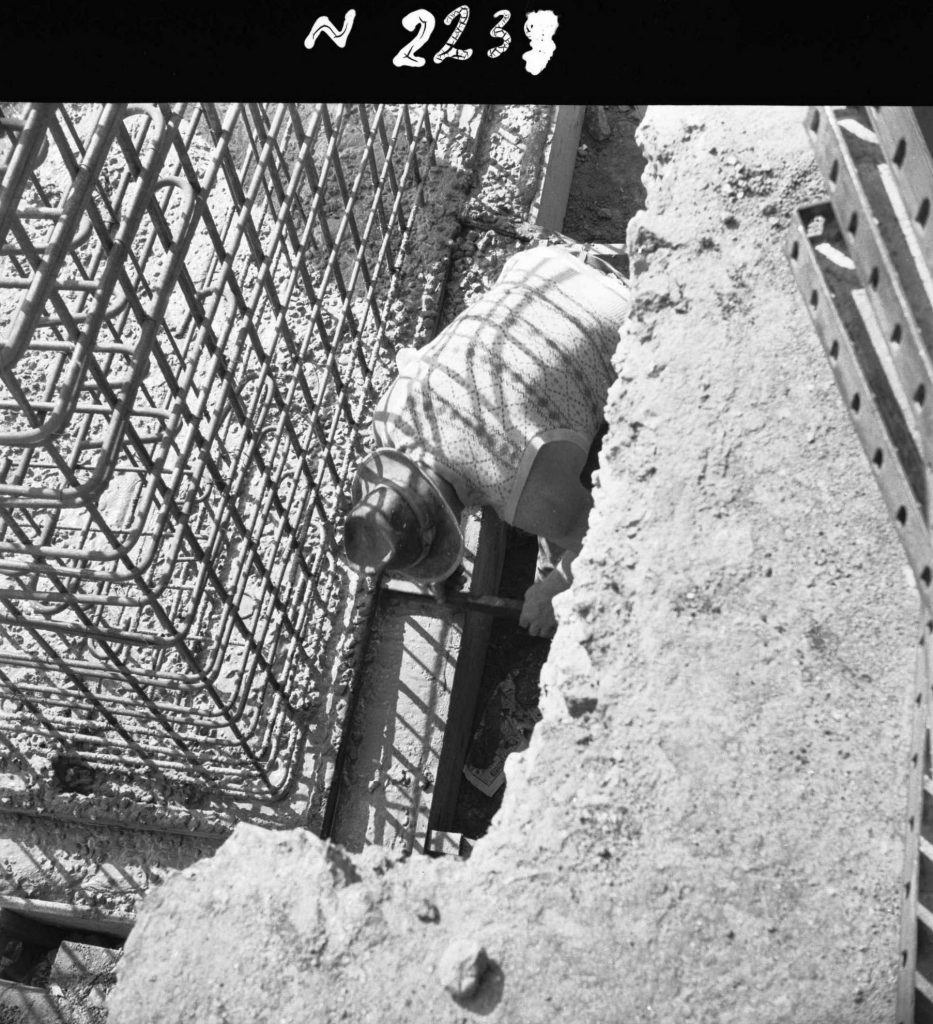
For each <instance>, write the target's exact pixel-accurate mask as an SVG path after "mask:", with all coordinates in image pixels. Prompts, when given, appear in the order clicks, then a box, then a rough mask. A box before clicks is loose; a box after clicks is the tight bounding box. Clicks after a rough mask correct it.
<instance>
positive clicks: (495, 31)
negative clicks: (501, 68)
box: [486, 11, 512, 59]
mask: <svg viewBox="0 0 933 1024" xmlns="http://www.w3.org/2000/svg"><path fill="white" fill-rule="evenodd" d="M493 17H494V18H498V19H499V20H498V21H497V22H496V23H495V25H493V27H492V28H491V29H490V30H489V34H490V35H491V36H492V38H493V39H501V40H502V42H500V43H499V45H498V46H493V47H492V48H491V49H489V50H487V51H486V56H487V57H492V58H493V59H495V58H496V57H501V56H502V54H503V53H505V51H506V50H507V49H508V48H509V45H510V44H511V42H512V37H511V36H510V35H509V34H508V32H506V31H505V26H506V25H507V24H508V23H509V18H511V17H512V14H511V12H510V11H496V13H495V14H494V15H493Z"/></svg>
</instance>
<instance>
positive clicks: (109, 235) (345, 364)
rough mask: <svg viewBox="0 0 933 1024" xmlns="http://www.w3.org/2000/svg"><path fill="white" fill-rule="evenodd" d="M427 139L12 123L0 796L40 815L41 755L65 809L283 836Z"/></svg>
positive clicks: (321, 726) (313, 725) (2, 232)
mask: <svg viewBox="0 0 933 1024" xmlns="http://www.w3.org/2000/svg"><path fill="white" fill-rule="evenodd" d="M436 138H437V134H436V126H435V125H432V120H431V116H430V111H429V109H428V108H427V107H426V106H420V107H417V108H412V107H409V106H405V105H401V106H395V107H386V106H378V107H374V106H371V105H366V104H359V105H353V106H350V105H337V104H332V105H323V104H322V105H313V106H312V105H300V106H299V105H296V104H279V105H268V104H208V103H202V104H176V105H173V106H169V105H166V104H151V105H132V104H130V105H127V104H106V105H75V104H35V105H26V104H22V105H20V104H16V105H12V106H9V107H7V108H6V109H5V110H3V111H0V175H2V184H0V761H2V765H0V768H2V771H0V807H2V808H5V809H8V810H23V809H26V810H28V809H30V807H32V809H33V810H39V811H41V810H42V808H41V807H37V806H34V803H35V801H34V798H33V796H32V795H31V794H32V791H33V790H34V788H35V787H33V786H31V785H30V782H31V781H33V780H32V778H31V774H32V775H35V773H37V772H41V770H42V769H41V765H42V764H43V763H44V762H43V759H45V761H46V762H47V763H50V764H52V766H53V768H56V770H58V769H60V770H59V782H60V783H62V786H63V788H64V789H65V790H66V791H67V793H66V794H65V795H66V796H67V797H68V801H67V802H68V804H69V806H70V807H71V808H72V809H73V810H74V813H76V814H80V813H82V811H81V807H82V799H81V797H82V785H83V787H84V789H85V790H88V791H89V789H90V788H95V787H96V789H97V790H98V791H99V790H101V788H102V787H103V789H104V790H106V791H107V792H109V793H110V794H111V795H115V796H118V797H119V796H120V794H121V793H122V794H123V796H124V797H125V799H126V800H130V801H132V800H133V799H134V798H136V797H138V796H139V795H140V787H142V790H143V793H142V800H143V803H145V804H146V805H147V806H148V807H149V811H148V812H147V813H148V816H149V818H150V819H151V820H152V821H153V822H154V823H156V824H160V823H161V824H165V823H166V821H167V819H166V816H168V817H171V815H172V813H174V812H172V811H171V807H173V806H175V805H176V804H177V806H178V808H180V809H179V810H178V813H177V815H176V816H177V817H178V819H179V822H180V823H181V824H182V825H183V826H184V827H189V828H197V827H198V820H199V818H198V815H197V814H194V815H192V814H191V813H188V811H187V810H186V809H185V805H186V804H187V805H190V804H192V801H193V797H192V794H195V795H197V794H201V798H202V802H203V800H204V799H207V800H216V799H217V798H222V799H225V800H228V801H236V802H239V804H241V805H244V806H245V805H246V804H253V805H256V806H259V807H268V806H270V805H273V804H278V805H279V806H288V807H290V808H291V810H293V811H295V813H296V814H297V815H298V817H299V818H300V816H301V813H302V807H301V806H297V807H292V804H293V803H294V801H291V803H290V802H289V801H290V798H291V797H294V795H295V792H296V785H297V783H298V780H299V777H301V776H303V775H304V776H307V773H308V770H309V769H308V766H307V764H305V756H306V749H307V740H308V736H309V734H312V733H317V734H320V735H324V734H328V735H329V734H330V733H331V732H332V731H333V730H334V729H335V728H337V729H339V725H340V723H339V721H338V719H339V716H340V714H341V713H342V708H343V705H342V703H341V702H340V701H339V700H338V699H336V696H335V688H334V681H335V680H337V679H338V678H339V677H340V674H341V672H342V671H343V670H344V669H345V668H346V665H345V662H346V659H347V658H348V656H349V655H348V649H349V648H348V645H347V644H346V643H345V641H346V640H347V638H346V636H344V629H343V627H344V626H345V625H346V624H347V623H348V622H350V621H351V619H352V608H353V603H354V601H355V600H356V599H357V597H356V596H355V594H354V581H353V580H352V578H351V577H349V576H348V574H347V572H346V570H345V568H344V567H343V564H342V561H341V559H340V556H339V550H338V547H339V535H338V532H339V531H337V530H336V524H337V523H339V520H340V518H341V512H342V510H343V509H344V508H345V506H346V502H347V498H348V486H349V478H350V477H351V476H352V471H353V468H354V466H355V465H356V462H357V461H358V459H359V458H360V456H361V454H362V452H363V451H364V449H365V448H366V446H367V443H368V437H367V433H368V423H369V412H370V409H371V407H372V404H373V402H374V400H375V398H376V396H377V395H378V393H379V392H380V391H381V390H382V388H383V387H384V385H385V384H386V383H387V382H388V380H389V375H390V362H391V361H390V358H389V355H390V353H389V352H387V351H386V349H387V346H386V343H385V339H386V336H387V333H388V334H391V331H392V326H393V325H392V310H393V308H394V307H395V305H396V303H395V296H396V293H397V291H398V288H399V286H400V282H402V281H403V279H404V276H405V274H406V267H407V264H406V259H407V254H408V250H409V239H410V234H411V229H412V224H413V222H414V219H415V217H416V215H417V214H418V210H419V205H420V203H421V200H422V191H423V185H424V180H425V175H426V172H427V170H428V169H429V168H430V166H431V165H432V162H433V160H434V149H435V145H436ZM408 272H409V273H410V268H409V269H408ZM37 764H38V765H39V766H40V767H38V768H37V767H36V766H37ZM315 773H317V775H315ZM311 775H312V776H313V778H312V780H311V784H312V786H313V785H315V784H318V785H319V784H323V767H322V766H317V767H315V766H312V767H311ZM82 778H83V779H84V780H85V781H84V783H83V784H82V783H81V779H82ZM69 780H71V783H69ZM101 780H105V781H104V782H102V781H101ZM307 781H308V780H307V778H305V782H307ZM121 787H123V789H121ZM127 787H129V788H127ZM127 793H129V796H126V794H127ZM154 794H155V796H154ZM306 799H307V793H306V792H303V795H302V796H301V800H300V801H299V804H301V801H305V800H306ZM31 801H32V803H31ZM194 802H197V801H194ZM189 810H190V807H189ZM93 813H94V814H99V813H100V811H99V808H97V809H96V811H94V812H93ZM238 813H240V814H241V816H242V814H244V813H246V812H245V811H243V810H242V807H241V808H240V811H239V812H238ZM283 814H284V812H283ZM160 816H161V817H160ZM234 816H235V815H234ZM293 817H294V816H292V817H290V816H289V814H284V817H283V819H282V820H283V821H285V822H291V821H292V818H293Z"/></svg>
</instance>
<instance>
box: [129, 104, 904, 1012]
mask: <svg viewBox="0 0 933 1024" xmlns="http://www.w3.org/2000/svg"><path fill="white" fill-rule="evenodd" d="M803 114H804V111H803V110H802V109H797V108H720V107H669V108H665V107H659V108H649V110H648V113H647V115H646V118H645V120H644V122H643V123H642V125H641V127H640V128H639V130H638V133H637V140H638V143H639V144H640V146H641V147H642V148H643V150H644V155H645V158H646V160H647V165H646V169H645V173H644V178H643V182H644V186H645V189H646V193H647V209H646V211H645V212H643V213H640V214H638V215H636V217H635V218H634V220H633V221H632V223H631V224H630V226H629V229H628V242H629V251H630V257H631V269H632V274H633V284H634V301H633V310H632V314H631V316H630V318H629V320H628V322H627V324H626V325H625V328H624V330H623V331H622V336H621V343H620V347H619V350H618V354H617V369H618V371H619V380H618V382H617V383H616V385H615V386H614V387H613V390H612V392H611V393H610V401H609V406H608V409H607V421H608V423H609V433H608V436H607V438H606V440H605V442H604V445H603V450H602V456H601V464H600V470H599V474H598V480H597V483H596V487H595V499H596V505H595V510H594V513H593V517H592V520H591V524H590V530H589V533H588V536H587V539H586V542H585V545H584V550H583V553H582V555H581V557H580V559H579V561H578V564H577V566H576V569H575V576H576V582H575V585H574V588H573V590H572V591H571V592H570V593H569V594H568V595H566V596H564V597H562V598H561V599H559V601H558V606H559V609H558V610H559V622H560V625H559V629H558V633H557V636H556V638H555V640H554V641H553V643H552V645H551V650H550V655H549V658H548V662H547V664H546V666H545V669H544V672H543V675H542V690H543V693H542V699H541V710H542V714H543V720H542V721H541V723H540V724H539V725H538V727H537V728H536V729H535V731H534V736H533V738H532V741H531V746H530V748H529V750H528V751H527V752H526V753H525V754H522V755H518V756H516V757H515V759H514V760H515V764H514V766H513V765H512V763H511V762H510V770H509V784H508V789H507V792H506V794H505V798H504V800H503V803H502V808H501V810H500V811H499V813H498V814H497V815H496V817H495V819H494V821H493V824H492V827H491V828H490V829H489V832H488V833H487V835H486V836H485V837H484V838H483V839H482V840H480V841H479V842H478V843H477V844H476V846H475V849H474V851H473V854H472V856H471V858H470V859H469V860H468V861H461V860H459V859H457V858H452V857H445V858H440V859H437V860H432V859H429V858H412V859H410V860H408V861H405V862H401V861H399V860H398V859H394V858H392V857H389V856H387V855H386V854H384V853H383V852H382V851H378V850H376V849H374V848H371V849H369V850H368V851H366V852H365V853H364V854H362V855H360V856H359V857H349V856H347V855H345V854H344V853H343V852H342V851H341V850H340V849H339V848H335V847H333V846H329V845H327V844H323V843H321V842H320V841H319V840H317V839H316V838H315V837H314V836H313V835H310V834H308V833H307V832H290V833H283V834H274V833H270V832H265V831H262V830H260V829H258V828H255V827H253V826H249V825H245V826H240V827H239V828H238V829H237V831H236V832H235V833H234V835H233V837H232V838H231V839H230V840H228V841H227V843H226V844H225V845H224V846H223V847H221V849H220V851H219V852H218V853H217V855H216V856H215V857H213V858H212V859H210V860H206V861H202V862H200V863H198V864H197V865H195V866H193V867H191V868H189V869H188V870H186V871H184V872H181V873H177V874H175V875H173V876H172V877H171V878H169V879H168V880H167V881H166V882H165V883H164V884H163V885H162V886H160V887H159V888H158V889H156V890H155V891H154V892H153V894H152V895H151V897H150V898H149V899H148V900H147V902H146V904H145V905H144V907H143V909H142V913H141V916H140V919H139V923H138V925H137V927H136V928H135V929H134V931H133V932H132V934H131V936H130V938H129V940H128V942H127V946H126V955H125V959H124V961H123V964H122V966H121V970H120V975H119V981H118V985H117V988H116V990H115V993H114V996H113V998H112V1001H111V1004H110V1005H111V1011H112V1014H113V1018H112V1019H114V1020H116V1021H119V1022H120V1024H143V1022H146V1024H156V1022H165V1024H168V1022H173V1024H174V1022H177V1021H179V1020H196V1021H198V1024H221V1022H223V1024H241V1022H242V1024H247V1022H249V1024H266V1022H269V1024H271V1022H273V1021H274V1022H276V1024H299V1022H300V1024H308V1022H310V1021H315V1022H328V1024H330V1022H337V1021H353V1022H367V1021H373V1022H376V1021H378V1022H396V1021H397V1022H399V1024H401V1022H405V1024H409V1022H411V1021H428V1020H431V1021H435V1022H439V1024H444V1022H451V1024H453V1022H457V1024H464V1022H469V1021H474V1020H479V1019H481V1018H482V1019H486V1020H489V1021H509V1022H517V1024H526V1022H527V1024H537V1022H542V1024H544V1022H552V1021H555V1020H567V1019H572V1020H575V1021H580V1022H586V1024H617V1022H620V1021H625V1022H626V1024H641V1022H645V1024H648V1022H653V1021H678V1022H682V1024H761V1022H763V1021H764V1022H767V1024H801V1022H806V1024H836V1022H838V1024H843V1022H845V1024H848V1022H855V1024H875V1022H878V1021H882V1020H886V1019H890V1018H891V1016H892V1013H893V997H894V987H893V982H894V972H895V960H896V937H897V925H898V920H897V918H898V910H899V892H898V888H899V885H898V881H899V878H898V876H899V871H900V866H901V856H902V847H903V835H904V807H905V796H906V792H905V778H906V761H907V757H906V752H907V743H908V700H909V693H908V691H909V686H910V681H911V676H912V671H913V659H914V644H915V641H916V637H915V622H916V618H917V610H918V609H917V601H916V596H915V593H914V590H913V586H912V583H911V581H910V579H909V578H908V576H907V574H906V573H905V569H904V558H903V556H902V553H901V550H900V548H899V547H898V545H897V541H896V537H895V533H894V529H893V527H892V526H891V524H890V523H889V522H888V521H887V519H886V517H885V514H884V511H883V506H882V503H881V500H880V497H879V495H878V493H877V490H876V488H875V484H874V482H873V480H872V479H871V474H870V472H869V469H868V466H867V465H866V464H865V462H864V458H863V456H862V453H861V451H860V450H859V448H858V444H857V442H856V439H855V435H854V432H853V431H852V429H851V426H850V424H849V422H848V420H847V418H846V414H845V411H844V409H843V408H842V403H841V402H840V401H839V399H838V396H837V395H836V393H835V390H834V386H833V383H832V378H831V374H830V371H829V369H828V367H827V366H826V365H825V362H824V360H823V357H822V355H821V352H820V348H819V345H818V342H817V339H816V337H815V335H814V334H813V332H812V330H811V328H810V325H809V321H808V319H807V317H806V315H805V312H804V308H803V304H802V302H801V300H800V298H799V296H798V295H797V293H796V291H795V288H794V285H793V282H792V280H791V276H790V273H789V271H788V269H787V267H786V265H785V263H784V257H783V255H782V251H781V242H782V239H783V237H784V232H785V231H786V229H787V226H788V223H789V218H788V214H789V212H790V211H791V210H792V209H793V208H794V207H795V206H796V205H799V204H801V203H804V202H807V201H809V200H811V199H813V198H815V197H816V196H818V195H819V194H820V193H821V191H822V188H821V183H820V181H819V179H818V176H817V175H816V173H815V169H814V167H813V163H812V160H811V157H810V153H809V150H808V148H807V143H806V139H805V136H804V132H803V129H802V127H801V122H802V118H803ZM617 198H618V197H617ZM597 216H598V215H597ZM609 220H611V218H609ZM245 865H249V866H250V868H249V870H244V866H245ZM465 941H469V942H474V943H478V944H481V945H482V946H483V947H484V948H485V951H486V962H484V961H483V958H480V960H479V962H477V961H476V960H475V959H471V958H470V954H469V952H468V951H465V952H464V951H462V946H461V945H460V944H462V943H464V942H465ZM461 952H462V955H463V956H465V957H466V962H465V963H464V964H463V965H462V970H461V971H460V972H459V977H458V976H457V973H458V972H457V971H453V976H452V975H451V968H450V959H451V957H452V956H454V955H460V954H461ZM471 968H476V970H477V972H478V973H479V974H480V975H481V977H480V983H479V987H478V990H477V991H475V992H474V993H472V994H466V993H465V992H464V991H463V990H462V989H461V990H460V991H461V993H462V994H461V995H459V996H455V995H452V994H451V992H450V990H449V988H446V987H445V982H446V983H447V984H448V985H450V986H451V987H453V988H454V989H456V987H457V984H462V983H463V980H464V979H465V978H468V977H469V975H470V971H471Z"/></svg>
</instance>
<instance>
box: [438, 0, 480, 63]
mask: <svg viewBox="0 0 933 1024" xmlns="http://www.w3.org/2000/svg"><path fill="white" fill-rule="evenodd" d="M454 18H457V19H458V21H457V27H456V28H455V29H454V30H453V32H451V33H450V39H448V40H447V42H446V43H445V44H444V45H443V46H442V47H441V48H440V49H439V50H438V51H437V53H435V54H434V63H435V64H440V63H441V61H444V60H447V58H448V57H450V58H452V59H453V60H469V59H470V57H472V56H473V50H472V49H468V50H461V49H460V47H458V46H456V45H455V43H456V42H457V40H458V39H459V38H460V36H461V35H462V34H463V30H464V29H465V28H466V26H467V22H468V21H469V20H470V8H469V7H467V5H466V4H461V5H460V6H459V7H455V8H454V9H453V10H452V11H451V12H450V14H448V15H447V17H446V18H445V19H444V24H445V25H449V24H450V23H451V22H452V21H453V20H454Z"/></svg>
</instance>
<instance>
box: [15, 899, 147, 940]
mask: <svg viewBox="0 0 933 1024" xmlns="http://www.w3.org/2000/svg"><path fill="white" fill-rule="evenodd" d="M0 907H4V908H7V909H9V910H13V911H15V912H17V913H19V914H20V915H21V916H23V917H27V918H29V919H30V920H32V921H36V922H40V923H44V924H47V925H52V926H53V927H55V928H64V929H67V930H74V931H85V932H101V933H102V934H104V935H116V936H117V937H118V938H123V939H125V938H126V936H127V935H129V933H130V931H131V930H132V928H133V923H134V921H135V918H134V917H132V916H131V915H129V914H106V913H102V912H100V911H94V910H90V909H86V908H80V907H75V906H72V905H71V904H70V903H53V902H50V901H47V900H32V899H26V898H23V897H19V896H0Z"/></svg>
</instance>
